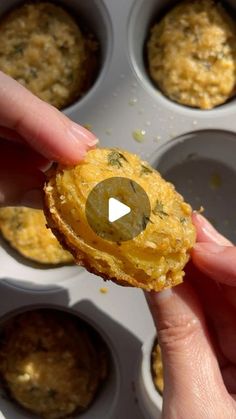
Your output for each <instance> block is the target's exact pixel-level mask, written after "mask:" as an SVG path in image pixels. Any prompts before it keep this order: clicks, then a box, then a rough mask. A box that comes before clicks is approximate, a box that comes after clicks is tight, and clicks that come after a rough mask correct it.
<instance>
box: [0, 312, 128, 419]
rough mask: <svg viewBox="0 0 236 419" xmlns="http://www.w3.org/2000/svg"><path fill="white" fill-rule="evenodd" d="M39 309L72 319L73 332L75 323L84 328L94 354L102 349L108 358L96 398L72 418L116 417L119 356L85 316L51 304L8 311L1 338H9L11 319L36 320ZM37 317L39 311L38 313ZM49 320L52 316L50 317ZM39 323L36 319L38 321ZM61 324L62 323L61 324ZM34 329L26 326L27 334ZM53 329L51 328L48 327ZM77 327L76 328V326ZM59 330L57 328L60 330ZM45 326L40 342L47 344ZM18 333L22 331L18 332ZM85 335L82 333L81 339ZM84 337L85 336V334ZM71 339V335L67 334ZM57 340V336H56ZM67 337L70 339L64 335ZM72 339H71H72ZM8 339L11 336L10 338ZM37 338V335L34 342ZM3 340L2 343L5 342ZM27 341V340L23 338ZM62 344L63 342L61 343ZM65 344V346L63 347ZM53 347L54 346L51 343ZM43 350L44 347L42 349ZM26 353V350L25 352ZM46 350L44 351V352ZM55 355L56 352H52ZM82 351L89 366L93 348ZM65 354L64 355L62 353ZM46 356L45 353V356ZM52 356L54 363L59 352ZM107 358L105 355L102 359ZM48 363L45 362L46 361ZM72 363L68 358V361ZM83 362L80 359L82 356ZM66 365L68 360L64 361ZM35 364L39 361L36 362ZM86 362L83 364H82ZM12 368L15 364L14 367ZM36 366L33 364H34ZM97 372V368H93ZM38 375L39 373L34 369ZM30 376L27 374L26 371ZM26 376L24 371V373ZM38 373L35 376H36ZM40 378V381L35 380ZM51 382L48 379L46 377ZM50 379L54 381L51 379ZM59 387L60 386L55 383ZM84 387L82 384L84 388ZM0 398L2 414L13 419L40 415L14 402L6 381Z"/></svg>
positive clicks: (1, 328)
mask: <svg viewBox="0 0 236 419" xmlns="http://www.w3.org/2000/svg"><path fill="white" fill-rule="evenodd" d="M35 311H36V313H39V315H40V313H45V312H46V313H47V315H48V313H49V315H50V313H52V314H53V315H54V316H55V315H56V316H59V319H60V318H61V323H62V324H63V318H64V319H65V318H66V319H67V321H70V322H71V325H70V326H71V327H72V329H71V330H70V333H71V332H72V330H73V328H75V327H76V325H77V326H78V329H79V330H84V332H83V333H85V332H86V334H87V336H90V340H91V342H93V345H94V348H95V353H99V352H100V351H101V350H102V353H103V356H104V357H106V365H107V373H106V377H105V378H104V379H103V381H101V383H100V384H99V387H98V388H97V391H96V395H95V398H94V401H93V402H92V403H91V404H90V406H89V407H88V408H87V409H86V411H84V412H78V413H77V414H76V413H75V414H73V415H72V417H73V418H75V419H76V418H81V419H87V418H89V419H97V418H98V417H99V418H104V419H110V418H111V417H113V409H114V406H115V403H116V398H117V395H118V390H119V382H120V377H119V371H118V365H117V359H116V355H115V353H114V351H113V348H112V347H111V344H110V342H109V339H108V338H107V337H106V336H105V335H104V333H103V331H101V330H99V329H97V327H96V325H95V327H94V325H91V324H90V323H89V322H87V319H84V318H83V317H79V316H78V313H75V312H74V311H73V310H66V309H65V310H64V309H59V308H58V309H57V308H52V307H50V308H48V307H37V308H36V309H34V308H33V307H27V308H24V310H21V311H17V312H14V313H10V314H8V315H7V316H6V317H4V318H3V319H2V320H1V326H0V337H1V339H2V338H3V337H4V336H5V339H6V335H5V334H4V329H5V330H6V328H7V327H8V328H9V325H11V324H12V321H13V320H14V319H15V318H17V316H21V315H23V316H24V314H26V316H27V315H29V316H33V317H32V318H33V319H34V321H35V320H36V317H35V314H34V312H35ZM26 316H24V321H26V320H25V319H26ZM36 316H37V314H36ZM49 319H50V317H49ZM52 320H53V319H52V318H51V320H49V321H48V324H49V325H50V326H49V328H50V327H51V326H52V323H50V322H52ZM54 321H55V320H54ZM36 323H37V321H36ZM13 324H14V323H13ZM58 327H60V326H58ZM8 330H9V329H8ZM30 330H32V326H30V328H28V329H27V335H26V336H29V334H28V333H29V331H30ZM49 330H50V329H49ZM75 330H76V329H75ZM57 332H58V330H57ZM37 333H38V336H39V338H40V329H39V330H37V331H35V334H36V335H37ZM46 333H47V332H46V329H45V326H44V338H43V339H42V342H41V345H44V344H45V343H46V341H45V338H46V336H47V335H46ZM18 334H19V333H18ZM82 336H83V335H81V338H82ZM84 336H85V335H84ZM68 338H69V337H68ZM48 339H49V340H48V344H49V347H51V345H52V344H51V342H52V339H53V336H52V335H51V334H50V336H49V337H48ZM57 339H58V338H57ZM65 339H67V338H65ZM69 339H70V338H69ZM8 341H9V339H8ZM13 341H14V336H13V338H11V343H12V342H13ZM33 341H34V338H33V340H32V341H31V342H33ZM4 342H5V341H3V343H2V344H3V345H4ZM24 342H25V341H24ZM31 345H32V343H29V344H28V346H27V344H26V346H25V348H27V351H28V349H29V348H30V347H31ZM62 345H63V344H62ZM84 345H85V343H84ZM79 346H80V350H81V348H82V347H83V344H82V346H81V344H79ZM62 347H63V346H62ZM52 348H53V346H52ZM42 351H43V349H42ZM42 351H41V352H40V351H39V350H38V352H37V353H39V354H40V353H41V355H40V356H41V357H42V353H43V352H42ZM22 353H24V351H23V352H22ZM44 353H45V352H44ZM52 354H53V352H52ZM81 354H83V356H85V360H84V361H85V365H86V362H87V361H86V357H87V356H89V354H91V348H90V349H89V348H88V352H87V354H86V353H83V351H82V352H81ZM11 355H12V351H11ZM62 355H63V354H62ZM43 356H45V355H43ZM51 356H52V357H53V358H52V359H53V360H54V361H53V362H55V360H56V359H57V358H56V355H51ZM31 358H32V359H33V360H35V359H36V358H35V355H33V357H31ZM103 359H105V358H103ZM45 362H46V361H45ZM68 362H69V361H68ZM80 362H81V359H80ZM62 364H64V366H65V362H64V363H62ZM35 365H36V364H35ZM81 365H83V363H82V364H81ZM102 365H103V362H101V364H100V365H98V368H102ZM39 367H40V370H41V369H42V367H41V366H40V365H39ZM12 368H13V367H12ZM32 368H33V367H32ZM13 370H14V368H13V369H11V374H13ZM94 373H95V370H94ZM35 374H36V372H35ZM26 375H27V374H26ZM11 377H13V375H11ZM24 377H25V374H24ZM35 377H36V376H35V375H34V379H36V378H35ZM36 381H37V380H36ZM47 381H48V380H47ZM50 381H51V380H50ZM56 387H57V385H56ZM82 388H83V387H82ZM0 399H1V411H2V413H3V414H4V415H5V417H6V418H10V417H14V419H23V418H33V417H35V418H37V417H38V416H34V415H33V414H32V413H28V412H27V411H26V410H24V409H23V408H22V407H20V406H19V405H18V404H17V403H16V402H14V401H13V400H11V399H10V397H9V392H8V391H7V390H5V388H4V384H2V385H1V393H0Z"/></svg>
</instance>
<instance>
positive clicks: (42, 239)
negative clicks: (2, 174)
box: [0, 207, 74, 265]
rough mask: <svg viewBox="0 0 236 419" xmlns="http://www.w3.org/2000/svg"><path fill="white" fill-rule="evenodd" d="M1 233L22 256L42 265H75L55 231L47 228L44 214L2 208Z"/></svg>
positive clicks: (39, 211) (19, 208)
mask: <svg viewBox="0 0 236 419" xmlns="http://www.w3.org/2000/svg"><path fill="white" fill-rule="evenodd" d="M0 232H1V234H2V236H3V237H4V239H5V240H6V241H7V242H8V243H9V244H10V245H11V246H12V247H13V248H14V249H15V250H17V251H18V252H19V253H20V254H21V255H22V256H24V257H25V258H27V259H30V260H33V261H35V262H39V263H42V264H51V265H57V264H67V263H73V261H74V259H73V256H72V255H71V254H70V253H69V252H67V251H66V250H64V249H63V248H62V247H61V245H60V243H59V242H58V240H57V239H56V237H55V236H54V234H53V233H52V231H51V230H50V229H48V228H47V227H46V219H45V216H44V213H43V211H41V210H36V209H30V208H24V207H7V208H0Z"/></svg>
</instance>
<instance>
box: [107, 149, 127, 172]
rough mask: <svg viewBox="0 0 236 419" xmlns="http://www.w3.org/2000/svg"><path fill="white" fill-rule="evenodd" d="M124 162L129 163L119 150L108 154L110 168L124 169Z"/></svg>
mask: <svg viewBox="0 0 236 419" xmlns="http://www.w3.org/2000/svg"><path fill="white" fill-rule="evenodd" d="M122 162H128V160H127V159H126V157H125V156H124V155H123V154H122V153H120V152H119V151H117V150H113V151H111V152H110V153H109V154H108V164H109V166H117V167H119V168H120V167H122Z"/></svg>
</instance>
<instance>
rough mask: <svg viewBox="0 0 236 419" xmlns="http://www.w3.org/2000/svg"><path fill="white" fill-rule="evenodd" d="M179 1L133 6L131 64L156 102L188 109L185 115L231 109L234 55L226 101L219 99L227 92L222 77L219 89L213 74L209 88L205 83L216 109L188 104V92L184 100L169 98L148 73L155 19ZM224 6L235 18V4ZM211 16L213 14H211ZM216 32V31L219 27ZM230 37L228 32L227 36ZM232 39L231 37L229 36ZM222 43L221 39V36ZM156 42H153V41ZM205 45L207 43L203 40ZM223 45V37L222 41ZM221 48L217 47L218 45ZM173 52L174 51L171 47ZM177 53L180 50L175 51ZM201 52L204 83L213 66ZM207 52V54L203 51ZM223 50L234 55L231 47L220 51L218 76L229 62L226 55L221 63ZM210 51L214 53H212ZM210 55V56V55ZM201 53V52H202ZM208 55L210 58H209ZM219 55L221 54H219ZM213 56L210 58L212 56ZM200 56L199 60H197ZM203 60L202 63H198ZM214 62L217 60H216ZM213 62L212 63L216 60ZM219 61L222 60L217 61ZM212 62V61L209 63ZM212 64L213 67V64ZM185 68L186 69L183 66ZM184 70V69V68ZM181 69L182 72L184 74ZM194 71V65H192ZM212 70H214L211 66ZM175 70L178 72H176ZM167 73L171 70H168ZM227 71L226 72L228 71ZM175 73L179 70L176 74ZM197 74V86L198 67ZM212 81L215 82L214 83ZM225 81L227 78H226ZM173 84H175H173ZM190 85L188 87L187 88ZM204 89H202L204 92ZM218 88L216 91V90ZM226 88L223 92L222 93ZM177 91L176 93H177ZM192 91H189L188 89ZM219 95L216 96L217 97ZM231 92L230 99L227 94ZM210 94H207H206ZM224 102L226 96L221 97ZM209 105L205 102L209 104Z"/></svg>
mask: <svg viewBox="0 0 236 419" xmlns="http://www.w3.org/2000/svg"><path fill="white" fill-rule="evenodd" d="M178 3H181V2H176V1H171V0H169V1H168V2H165V1H163V0H150V1H149V2H148V4H147V2H145V1H143V0H137V1H136V2H135V4H134V7H133V10H132V11H131V14H130V20H129V28H128V39H129V56H130V60H131V64H132V67H133V69H134V71H135V73H136V75H137V76H138V78H139V80H140V82H141V83H142V85H143V87H144V88H145V89H146V90H147V92H149V94H150V95H151V96H152V97H153V98H154V99H155V101H156V102H157V105H158V104H160V105H162V106H166V107H168V108H169V109H171V110H172V111H173V112H175V111H176V112H179V111H181V112H182V113H185V114H186V115H191V114H192V115H193V113H194V112H195V115H196V112H197V114H198V116H199V117H201V116H203V115H204V114H208V115H209V114H213V112H217V113H219V112H221V111H222V110H229V109H230V108H231V107H232V106H233V105H234V104H235V99H234V95H233V87H232V86H233V84H232V83H233V78H234V77H235V72H234V71H233V64H232V62H233V61H234V60H233V59H232V60H231V65H232V68H231V70H230V74H229V73H228V76H229V77H228V79H227V82H228V88H229V94H226V96H225V100H226V101H225V103H223V104H222V103H221V102H220V100H222V99H219V98H220V97H221V96H223V97H224V95H225V85H223V81H222V79H221V78H220V77H218V78H219V80H218V81H217V83H218V82H219V86H220V87H219V91H218V92H217V89H216V85H214V83H216V81H214V82H213V81H212V80H213V74H212V75H211V76H210V78H209V83H207V84H206V88H205V89H204V88H203V87H202V90H203V92H206V91H208V90H206V89H207V88H208V87H209V92H208V93H209V98H208V99H204V103H205V102H206V103H207V102H209V103H210V101H211V100H212V103H215V105H214V106H215V107H214V108H213V109H199V108H198V107H194V106H195V104H194V101H193V102H192V105H191V106H190V105H189V106H188V105H185V104H184V103H185V101H186V97H185V96H186V93H184V96H183V97H184V99H183V100H182V104H181V103H178V99H177V96H176V100H175V99H174V98H173V100H172V99H170V98H168V97H167V96H165V94H164V93H162V92H161V90H160V88H159V87H158V86H157V85H156V84H154V82H153V80H152V78H151V76H150V74H149V68H148V54H147V43H148V41H149V39H150V34H151V32H150V31H151V28H152V27H153V26H154V24H155V23H159V22H160V21H161V20H162V19H163V17H164V16H165V15H166V14H167V13H168V12H170V11H171V10H172V9H173V7H174V6H176V5H177V4H178ZM221 3H222V6H223V7H224V9H225V10H226V12H227V13H228V15H229V16H230V17H231V18H232V19H234V18H235V14H234V10H235V4H233V3H232V2H230V1H227V0H226V1H225V2H221ZM218 13H219V15H220V14H221V10H219V12H218ZM209 19H210V17H209ZM216 32H217V31H216ZM158 39H159V38H158ZM186 39H187V35H186ZM228 39H229V36H228ZM230 39H231V38H230ZM218 42H219V45H220V43H221V40H220V39H219V40H218ZM153 45H154V43H153ZM203 45H204V43H203ZM219 45H218V46H217V45H215V49H216V51H218V49H219ZM222 45H225V44H223V41H222ZM209 48H213V46H209ZM217 48H218V49H217ZM235 48H236V46H235V45H234V46H233V49H232V51H233V50H234V51H235ZM172 52H173V51H172ZM176 53H177V52H176ZM201 53H202V56H201V60H200V58H198V57H196V65H199V66H200V68H201V65H202V69H203V70H204V68H205V67H204V66H205V64H206V68H205V70H204V71H203V74H202V76H201V77H202V80H201V83H203V85H204V83H205V78H206V77H207V72H208V71H210V67H209V68H208V67H207V62H206V63H205V61H204V59H203V57H205V55H206V53H207V54H208V55H209V51H207V50H206V51H205V52H204V51H203V52H201ZM212 53H214V51H212ZM204 54H205V55H204ZM223 54H226V55H227V54H228V55H229V57H231V55H232V54H231V53H230V52H229V51H228V52H227V53H226V51H225V52H222V56H220V55H219V58H217V60H218V61H216V62H217V65H218V66H219V72H217V67H216V68H215V67H214V72H215V75H214V77H215V78H216V79H217V74H219V75H220V74H221V73H222V68H220V67H221V66H222V67H224V66H225V68H226V70H227V71H228V68H229V67H228V66H229V57H228V58H227V60H226V59H225V62H224V63H223V64H222V63H221V61H220V60H223V58H222V57H223ZM210 55H211V54H210ZM210 55H209V57H210ZM199 57H200V56H199ZM209 57H208V58H209ZM217 57H218V55H217ZM234 57H236V55H235V54H234ZM209 59H210V58H209ZM198 60H199V61H198ZM198 63H201V64H198ZM214 63H215V62H214ZM214 63H213V64H214ZM218 63H220V64H218ZM234 63H235V64H234V65H235V66H236V62H234ZM214 65H215V64H214ZM209 66H210V64H209ZM212 68H213V67H212ZM180 70H181V68H180V69H179V71H180ZM182 70H183V69H182ZM182 70H181V71H182ZM181 71H180V74H181ZM190 71H191V68H190ZM212 71H213V70H212ZM175 73H176V72H175ZM167 74H168V72H167ZM225 74H226V73H225ZM175 77H177V76H176V74H175ZM188 77H189V78H190V77H191V74H190V75H189V76H188ZM188 77H187V78H186V80H187V79H188ZM194 77H195V78H196V81H195V82H194V86H195V84H196V83H197V84H198V83H199V71H197V74H195V76H194ZM173 83H174V75H173ZM211 83H213V84H212V86H211ZM225 83H226V80H225ZM173 86H174V84H173ZM185 88H186V86H185V87H184V89H185ZM189 88H190V90H189V92H190V91H191V89H192V87H190V86H189ZM187 89H188V88H187ZM194 89H196V86H195V87H194V88H193V90H192V92H194ZM203 92H202V93H203ZM214 92H215V93H214ZM223 92H224V93H223ZM173 95H174V91H173ZM176 95H177V93H176ZM189 95H190V93H189ZM211 95H213V96H214V100H213V96H212V98H211ZM216 96H217V98H216ZM228 96H229V98H228V100H227V97H228ZM206 97H207V96H206ZM217 102H218V106H217ZM222 102H223V100H222ZM209 103H208V105H207V104H206V105H204V106H209Z"/></svg>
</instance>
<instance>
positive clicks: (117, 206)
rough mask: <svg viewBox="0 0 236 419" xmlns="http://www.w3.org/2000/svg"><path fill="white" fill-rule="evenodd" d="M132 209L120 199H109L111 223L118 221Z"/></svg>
mask: <svg viewBox="0 0 236 419" xmlns="http://www.w3.org/2000/svg"><path fill="white" fill-rule="evenodd" d="M130 211H131V209H130V207H128V206H127V205H125V204H122V202H120V201H118V199H115V198H110V199H109V209H108V220H109V221H110V222H111V223H114V221H117V220H119V219H120V218H122V217H124V216H125V215H127V214H129V213H130Z"/></svg>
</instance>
